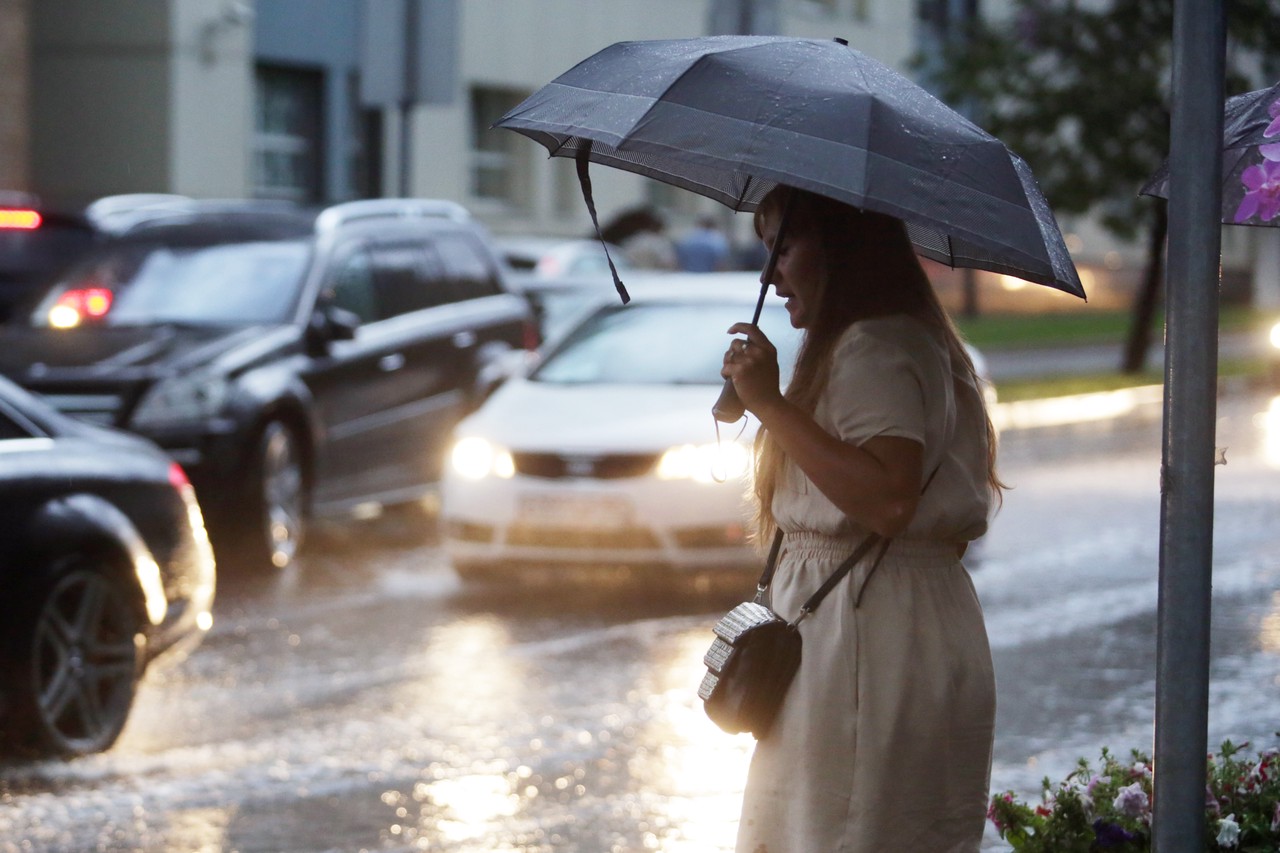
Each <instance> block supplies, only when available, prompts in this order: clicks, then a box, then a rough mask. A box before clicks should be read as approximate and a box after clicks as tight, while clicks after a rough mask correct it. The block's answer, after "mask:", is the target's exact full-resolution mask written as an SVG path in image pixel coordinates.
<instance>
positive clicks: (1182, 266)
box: [1152, 0, 1226, 853]
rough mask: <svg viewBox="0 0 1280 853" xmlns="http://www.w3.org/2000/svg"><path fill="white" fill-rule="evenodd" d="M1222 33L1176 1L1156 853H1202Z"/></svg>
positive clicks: (1214, 15) (1222, 26) (1216, 13)
mask: <svg viewBox="0 0 1280 853" xmlns="http://www.w3.org/2000/svg"><path fill="white" fill-rule="evenodd" d="M1225 32H1226V18H1225V13H1224V10H1223V4H1222V0H1176V2H1175V3H1174V25H1173V86H1172V91H1173V121H1172V126H1171V142H1170V155H1169V163H1170V167H1169V168H1170V179H1169V249H1168V253H1169V260H1168V266H1167V270H1168V272H1167V278H1166V281H1167V284H1168V288H1167V289H1168V293H1167V299H1166V307H1165V324H1166V346H1165V386H1164V387H1165V394H1164V449H1163V464H1162V467H1161V478H1160V497H1161V503H1160V593H1159V604H1158V629H1157V632H1158V637H1157V644H1156V719H1155V780H1154V785H1155V814H1154V818H1153V828H1152V832H1153V842H1154V844H1153V849H1154V850H1155V851H1156V853H1181V852H1182V851H1185V853H1193V852H1194V853H1201V851H1203V850H1204V837H1205V802H1204V789H1205V753H1206V751H1207V743H1206V741H1207V737H1208V734H1207V727H1208V717H1209V616H1210V610H1211V607H1210V593H1211V591H1212V572H1213V449H1214V421H1215V420H1216V396H1217V373H1218V336H1217V332H1218V279H1219V266H1220V260H1219V254H1220V250H1221V224H1220V217H1221V198H1222V185H1221V180H1222V165H1221V164H1222V104H1223V91H1222V90H1223V82H1222V78H1223V65H1224V61H1225V60H1224V54H1225V44H1226V38H1225Z"/></svg>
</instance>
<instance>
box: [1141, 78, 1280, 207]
mask: <svg viewBox="0 0 1280 853" xmlns="http://www.w3.org/2000/svg"><path fill="white" fill-rule="evenodd" d="M1141 194H1142V195H1150V196H1157V197H1159V198H1168V197H1169V164H1168V162H1166V163H1164V165H1162V166H1161V167H1160V168H1159V169H1158V170H1157V171H1156V173H1155V174H1154V175H1152V176H1151V178H1150V179H1149V180H1148V181H1147V183H1146V185H1145V186H1143V188H1142V190H1141ZM1222 221H1223V222H1224V223H1226V224H1228V225H1270V226H1278V227H1280V83H1277V84H1276V85H1274V86H1272V87H1271V88H1269V89H1258V90H1256V91H1253V92H1246V93H1245V94H1243V95H1236V96H1235V97H1233V98H1228V99H1227V101H1226V104H1225V106H1224V108H1223V120H1222Z"/></svg>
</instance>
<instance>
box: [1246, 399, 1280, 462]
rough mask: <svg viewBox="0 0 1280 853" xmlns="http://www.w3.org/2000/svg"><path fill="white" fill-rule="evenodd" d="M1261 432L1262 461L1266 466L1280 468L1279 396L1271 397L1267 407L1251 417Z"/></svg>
mask: <svg viewBox="0 0 1280 853" xmlns="http://www.w3.org/2000/svg"><path fill="white" fill-rule="evenodd" d="M1253 422H1254V425H1255V426H1257V427H1258V429H1259V430H1260V431H1261V433H1262V461H1263V463H1264V464H1266V466H1267V467H1268V468H1280V397H1272V398H1271V402H1270V403H1269V404H1268V405H1267V408H1266V409H1264V410H1263V411H1261V412H1259V413H1258V414H1256V415H1254V417H1253Z"/></svg>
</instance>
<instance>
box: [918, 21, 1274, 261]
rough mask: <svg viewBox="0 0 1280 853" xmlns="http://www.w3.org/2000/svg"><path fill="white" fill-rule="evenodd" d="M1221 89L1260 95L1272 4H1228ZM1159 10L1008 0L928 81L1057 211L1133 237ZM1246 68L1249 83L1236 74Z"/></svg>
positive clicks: (1152, 111) (1143, 215) (1160, 119)
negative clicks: (1020, 160)
mask: <svg viewBox="0 0 1280 853" xmlns="http://www.w3.org/2000/svg"><path fill="white" fill-rule="evenodd" d="M1227 12H1228V15H1227V23H1228V31H1229V33H1230V42H1231V47H1230V49H1229V52H1228V58H1229V60H1235V61H1229V62H1228V64H1227V77H1226V80H1225V90H1226V92H1227V93H1228V94H1236V93H1239V92H1244V91H1247V90H1249V89H1254V88H1260V87H1261V86H1263V85H1269V84H1270V83H1273V82H1275V81H1274V80H1266V79H1265V78H1263V77H1262V74H1261V65H1260V63H1259V62H1258V61H1257V60H1258V56H1260V55H1266V54H1268V53H1270V54H1271V55H1272V56H1280V0H1230V1H1229V2H1228V3H1227ZM1172 35H1173V3H1172V2H1170V0H1109V2H1095V3H1088V2H1079V0H1014V3H1013V13H1012V15H1011V16H1009V17H1008V18H1006V19H1002V20H999V21H986V20H982V19H978V20H975V21H972V22H970V28H969V31H968V32H967V33H966V34H965V37H962V38H955V39H951V40H950V41H949V42H947V43H946V47H945V48H944V49H943V52H942V56H941V57H939V58H938V59H940V64H939V63H935V62H933V61H928V62H925V59H924V58H922V60H921V64H927V65H928V66H932V67H935V68H937V73H936V74H935V80H934V81H933V82H934V84H935V86H936V88H937V90H938V91H939V94H940V95H941V96H942V98H943V100H946V101H948V102H951V103H960V102H963V103H968V104H971V105H972V106H973V107H974V109H975V110H976V119H977V121H978V123H979V124H980V125H982V126H983V127H984V128H985V129H986V130H988V131H990V132H991V133H993V134H995V135H996V136H998V137H1000V138H1001V139H1002V140H1004V142H1005V143H1006V144H1007V145H1008V146H1009V147H1010V148H1012V149H1013V150H1014V151H1016V152H1017V153H1019V154H1021V155H1022V156H1023V157H1024V158H1026V160H1027V162H1028V163H1030V164H1031V167H1032V169H1033V170H1034V171H1035V174H1036V177H1037V179H1038V180H1039V181H1040V186H1041V188H1042V189H1043V190H1044V192H1045V195H1046V196H1047V197H1048V198H1049V201H1050V203H1051V204H1052V205H1053V206H1054V208H1055V209H1056V210H1058V211H1059V212H1062V213H1069V214H1083V213H1091V214H1094V215H1097V216H1098V217H1099V218H1100V221H1101V222H1102V223H1103V224H1104V225H1105V226H1106V227H1107V228H1108V229H1109V230H1111V231H1112V232H1113V233H1114V234H1115V235H1116V236H1119V237H1122V238H1126V239H1130V238H1133V237H1135V236H1137V235H1138V234H1139V233H1140V232H1141V230H1142V229H1143V226H1144V224H1145V223H1147V222H1149V221H1150V218H1151V217H1150V208H1151V206H1152V205H1153V204H1155V202H1154V201H1152V200H1151V199H1148V198H1144V197H1140V196H1138V189H1139V188H1140V187H1141V186H1142V185H1143V184H1144V183H1145V182H1146V179H1147V178H1148V177H1150V176H1151V174H1152V172H1154V171H1155V170H1156V168H1158V167H1159V165H1160V164H1161V163H1162V162H1163V161H1164V158H1165V156H1166V153H1167V151H1168V141H1169V116H1170V102H1171V99H1170V92H1169V80H1170V63H1171V52H1172V48H1171V44H1172ZM1251 65H1252V66H1253V69H1254V70H1253V71H1252V73H1248V72H1247V71H1246V69H1248V68H1249V67H1250V66H1251Z"/></svg>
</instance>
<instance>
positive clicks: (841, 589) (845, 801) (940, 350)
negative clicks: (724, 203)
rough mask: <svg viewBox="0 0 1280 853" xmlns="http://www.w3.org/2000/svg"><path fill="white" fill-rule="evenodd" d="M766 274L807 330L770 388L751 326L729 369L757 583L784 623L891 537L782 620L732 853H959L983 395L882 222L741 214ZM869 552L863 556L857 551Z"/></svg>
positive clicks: (970, 702)
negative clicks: (759, 551) (784, 641)
mask: <svg viewBox="0 0 1280 853" xmlns="http://www.w3.org/2000/svg"><path fill="white" fill-rule="evenodd" d="M789 195H794V199H793V204H792V207H791V213H790V217H789V221H788V226H787V232H786V233H785V234H784V235H783V238H782V244H781V245H780V246H779V247H778V251H779V255H778V261H777V266H776V269H775V272H774V275H773V278H772V280H771V281H770V282H769V283H770V284H772V285H773V286H774V289H775V291H776V292H777V294H778V295H779V296H780V297H783V298H784V299H786V301H787V306H786V307H787V311H788V313H789V314H790V318H791V323H792V325H793V326H795V327H797V328H800V329H803V330H804V332H805V337H804V345H803V347H802V349H801V353H800V356H799V359H798V362H797V365H796V369H795V374H794V376H793V379H792V381H791V384H790V386H789V387H788V389H787V391H786V393H785V394H783V393H782V392H780V391H779V387H778V382H779V380H778V366H777V353H776V351H775V350H774V348H773V345H772V344H771V343H770V342H769V340H768V338H767V337H766V336H765V335H764V334H763V333H762V332H760V331H759V330H758V329H756V328H754V327H752V326H751V325H749V324H737V325H735V326H733V327H732V328H731V329H730V330H729V331H730V333H733V334H741V335H745V336H746V340H745V341H743V340H741V339H739V340H735V341H733V343H732V344H731V345H730V348H729V351H728V352H727V353H726V354H725V360H724V368H723V371H722V375H723V376H724V377H725V378H727V379H732V380H733V383H734V387H735V389H736V390H737V392H738V396H739V398H740V399H741V400H742V402H743V404H744V405H745V406H746V408H747V409H748V410H749V411H750V412H752V413H753V414H754V415H755V416H756V418H757V419H758V420H759V421H760V424H761V427H762V429H761V432H760V434H759V437H758V438H757V443H758V456H757V471H756V481H755V491H756V498H757V510H758V515H759V518H758V521H759V524H758V527H759V534H760V536H761V537H762V540H763V541H769V540H771V539H772V537H773V531H774V530H775V528H776V529H781V530H782V531H783V533H784V534H785V535H784V539H783V546H782V551H781V554H780V557H779V561H778V569H777V571H776V573H775V576H774V581H773V585H772V587H771V590H770V595H771V604H772V606H773V608H774V609H775V610H776V611H777V612H778V613H780V614H781V615H782V616H784V617H785V618H788V619H791V618H794V617H795V615H796V613H797V612H798V610H799V607H800V604H801V603H802V602H803V601H804V600H805V599H806V598H808V596H809V595H810V594H811V593H813V592H814V591H815V590H816V589H818V587H819V586H821V585H822V582H823V581H824V580H825V579H826V578H827V577H828V576H829V575H830V574H831V572H832V571H833V570H834V569H835V568H836V567H837V566H838V565H839V564H840V562H841V561H842V560H843V559H844V558H845V557H847V556H848V555H849V554H850V552H852V551H853V550H854V548H855V547H856V546H857V544H858V542H859V541H860V540H861V539H862V537H864V536H865V535H866V533H867V531H874V532H875V533H878V534H880V535H882V536H885V537H888V538H891V539H892V540H893V542H892V545H891V546H890V548H889V550H888V552H887V553H886V554H885V556H884V558H883V560H882V562H881V563H880V565H879V567H878V568H877V569H876V570H875V572H874V574H871V575H869V574H868V569H869V568H870V563H871V560H872V559H873V558H870V557H869V558H865V559H864V560H863V561H862V564H861V565H859V566H858V567H856V568H855V569H854V570H853V571H852V572H850V573H849V575H848V576H847V577H845V578H844V580H842V581H841V583H840V585H839V586H838V587H836V589H835V590H834V591H833V592H832V593H831V594H830V595H829V596H827V598H826V600H825V601H824V602H823V604H822V606H821V607H819V608H818V609H817V610H816V611H815V612H814V613H813V614H812V615H810V616H809V617H808V618H807V619H805V620H804V621H803V622H802V623H801V624H800V632H801V634H802V636H803V638H804V651H803V656H802V659H801V664H800V671H799V672H798V673H797V675H796V678H795V681H793V682H792V685H791V688H790V690H789V691H788V694H787V697H786V700H785V702H784V703H783V707H782V710H781V711H780V713H779V716H778V719H777V721H776V722H775V724H774V726H773V728H772V730H771V731H770V732H769V734H768V735H767V736H766V737H764V738H763V739H761V740H760V741H759V743H758V744H757V746H756V752H755V755H754V757H753V758H752V763H751V771H750V774H749V776H748V779H747V788H746V795H745V797H744V802H743V811H742V820H741V823H740V825H739V831H738V851H739V853H819V851H821V853H835V851H847V853H883V851H887V850H902V851H911V853H939V852H940V851H976V850H977V849H978V847H979V844H980V840H981V836H982V831H983V823H984V816H985V813H986V804H987V785H988V779H989V774H990V766H991V743H992V732H993V722H994V717H995V680H994V676H993V671H992V665H991V652H990V649H989V647H988V645H987V636H986V629H985V627H984V625H983V619H982V609H981V606H980V605H979V603H978V599H977V596H976V594H975V592H974V588H973V584H972V583H971V581H970V579H969V575H968V573H967V572H966V570H965V569H964V567H963V566H962V565H961V563H960V557H961V555H962V554H963V553H964V550H965V548H966V547H967V544H968V543H969V542H970V541H972V540H973V539H976V538H977V537H979V536H981V535H982V534H983V533H984V532H985V531H986V529H987V516H988V512H989V510H990V507H991V503H992V500H993V499H994V498H998V496H999V493H1000V488H1001V484H1000V481H999V479H998V478H997V476H996V474H995V466H994V451H995V441H994V432H993V430H992V428H991V424H990V420H989V418H988V416H987V413H986V410H985V408H984V403H983V396H982V393H981V390H980V384H979V380H978V378H977V376H976V375H975V372H974V368H973V363H972V362H971V361H970V359H969V357H968V355H967V353H966V352H965V349H964V346H963V344H962V343H961V341H960V339H959V337H958V335H957V333H956V331H955V329H954V327H953V326H952V325H951V323H950V321H949V320H948V318H947V316H946V314H945V313H944V311H943V310H942V307H941V306H940V305H939V303H938V300H937V296H936V295H935V294H934V292H933V289H932V287H931V286H930V283H929V281H928V279H927V278H926V276H925V274H924V271H923V269H921V267H920V263H919V261H918V259H917V258H916V255H915V252H914V251H913V249H912V246H911V243H910V240H909V239H908V237H907V233H906V228H905V226H904V225H903V223H902V222H901V221H899V220H897V219H894V218H892V217H889V216H883V215H881V214H876V213H870V212H864V211H860V210H858V209H856V208H852V207H849V206H848V205H844V204H841V203H839V202H836V201H833V200H831V199H827V198H825V197H823V196H818V195H814V194H811V193H807V192H803V191H799V190H793V189H790V188H787V187H779V188H778V189H776V190H774V191H773V192H772V193H770V194H769V195H768V196H767V197H766V198H765V199H764V201H763V202H762V203H761V205H760V208H759V210H758V211H757V212H756V231H757V233H758V234H759V235H760V236H761V238H762V239H763V241H764V243H765V244H766V245H767V246H769V247H770V248H772V247H773V243H774V241H775V238H776V237H777V235H778V225H779V219H780V218H781V212H782V209H783V206H784V205H785V204H786V202H787V200H788V196H789ZM871 550H872V553H873V554H874V553H875V552H876V551H878V550H879V549H878V548H873V549H871Z"/></svg>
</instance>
